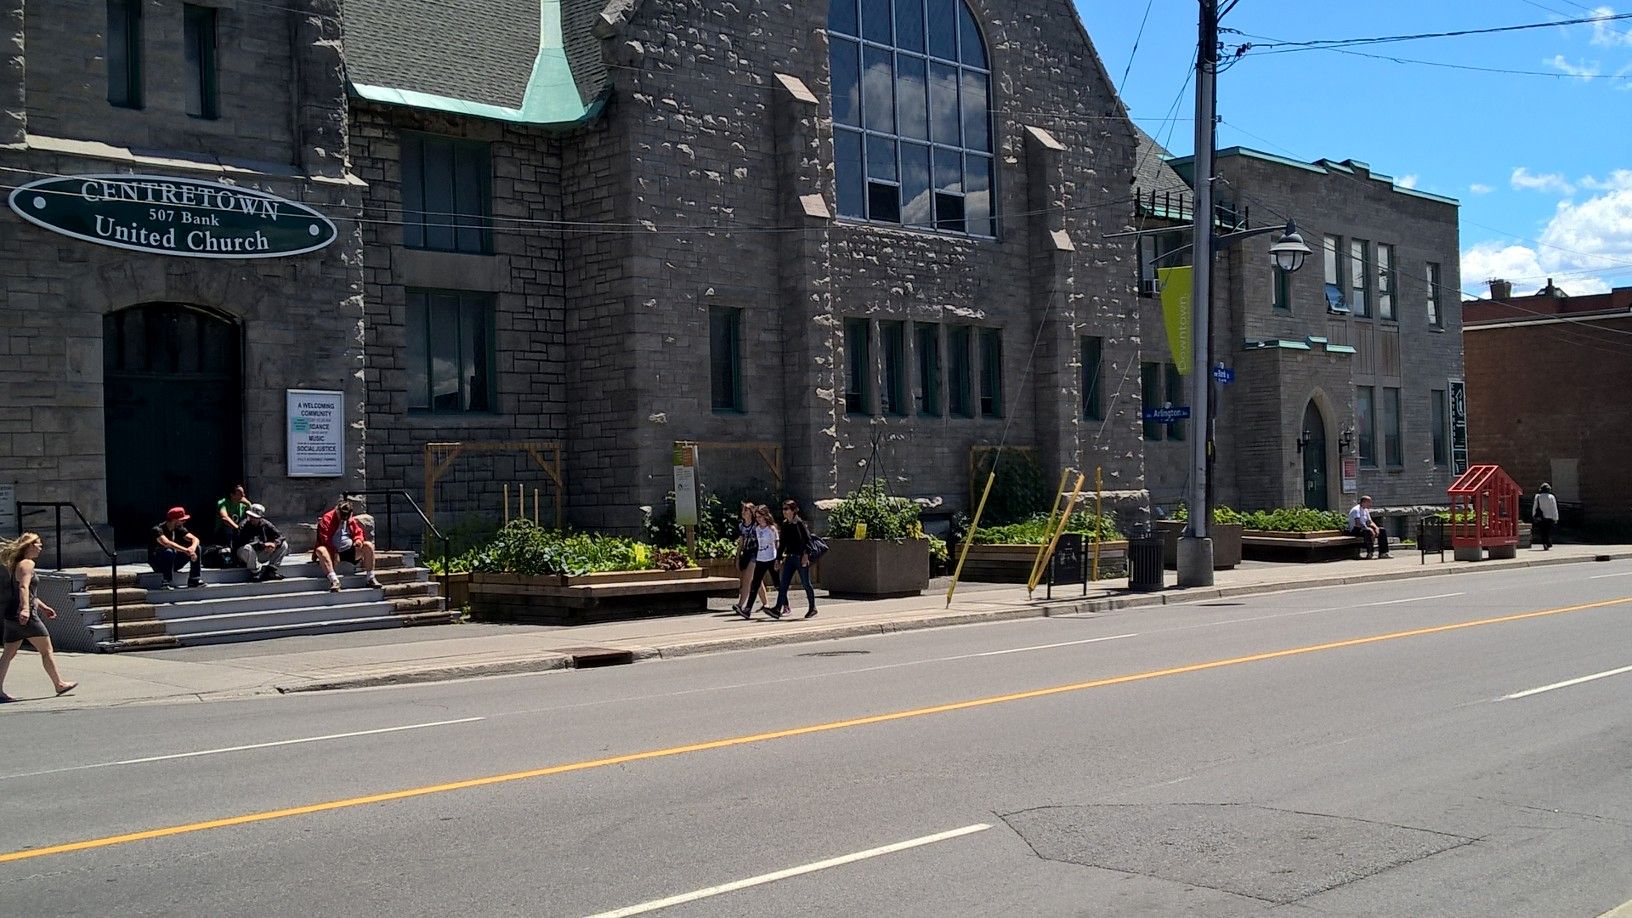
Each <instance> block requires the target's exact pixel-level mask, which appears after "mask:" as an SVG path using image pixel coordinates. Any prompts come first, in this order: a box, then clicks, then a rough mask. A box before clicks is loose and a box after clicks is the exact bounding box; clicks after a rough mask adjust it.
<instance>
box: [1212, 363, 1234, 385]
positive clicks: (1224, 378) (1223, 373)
mask: <svg viewBox="0 0 1632 918" xmlns="http://www.w3.org/2000/svg"><path fill="white" fill-rule="evenodd" d="M1213 378H1214V379H1216V380H1218V381H1219V382H1221V383H1223V384H1225V385H1229V384H1230V383H1232V382H1235V371H1234V370H1232V369H1230V368H1229V367H1227V366H1224V365H1223V364H1219V365H1218V366H1216V367H1213Z"/></svg>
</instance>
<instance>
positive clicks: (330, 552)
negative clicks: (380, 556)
mask: <svg viewBox="0 0 1632 918" xmlns="http://www.w3.org/2000/svg"><path fill="white" fill-rule="evenodd" d="M312 556H313V557H314V558H316V559H317V563H318V564H319V565H321V566H322V567H323V573H324V574H325V575H326V576H327V577H328V578H329V592H330V593H338V592H340V575H339V574H337V573H335V570H334V569H335V567H336V565H338V564H339V563H340V562H342V561H344V562H346V563H347V564H352V565H355V566H356V567H357V569H358V570H359V571H361V572H362V573H364V574H367V575H368V585H369V586H370V587H372V588H373V589H376V590H378V589H383V587H381V586H380V582H379V581H378V580H376V579H375V578H374V543H373V542H370V541H368V535H367V533H365V532H364V531H363V524H362V523H359V522H358V521H357V518H356V517H354V516H352V514H351V501H349V500H342V501H340V502H339V503H338V504H335V505H334V509H333V510H330V511H329V512H327V513H325V514H323V515H322V516H320V517H318V518H317V546H316V547H315V548H314V549H312Z"/></svg>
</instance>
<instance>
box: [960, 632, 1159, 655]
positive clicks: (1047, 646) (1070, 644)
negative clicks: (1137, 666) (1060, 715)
mask: <svg viewBox="0 0 1632 918" xmlns="http://www.w3.org/2000/svg"><path fill="white" fill-rule="evenodd" d="M1138 636H1139V634H1138V632H1134V633H1132V634H1113V635H1111V636H1109V637H1097V638H1087V639H1084V640H1081V641H1061V642H1059V643H1058V644H1037V645H1036V646H1033V647H1011V648H1009V649H1008V650H988V651H986V652H985V653H971V654H968V655H967V656H968V657H1000V656H1002V655H1004V654H1006V653H1025V652H1026V651H1028V650H1053V649H1054V648H1056V647H1075V646H1077V645H1078V644H1098V643H1100V642H1102V641H1120V640H1122V639H1123V638H1131V637H1138ZM941 659H942V660H962V659H965V657H942V658H941ZM935 662H940V661H935Z"/></svg>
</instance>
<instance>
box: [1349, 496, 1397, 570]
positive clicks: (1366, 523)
mask: <svg viewBox="0 0 1632 918" xmlns="http://www.w3.org/2000/svg"><path fill="white" fill-rule="evenodd" d="M1349 535H1352V536H1355V537H1357V538H1359V539H1360V541H1362V542H1364V543H1365V546H1366V555H1365V556H1366V557H1367V558H1370V557H1371V549H1372V546H1373V545H1375V546H1376V547H1377V557H1379V558H1386V557H1388V533H1386V532H1384V531H1383V529H1382V527H1381V526H1378V525H1377V523H1376V522H1375V521H1374V520H1372V518H1371V498H1370V497H1362V498H1360V502H1359V503H1357V504H1355V505H1354V506H1353V507H1351V508H1349Z"/></svg>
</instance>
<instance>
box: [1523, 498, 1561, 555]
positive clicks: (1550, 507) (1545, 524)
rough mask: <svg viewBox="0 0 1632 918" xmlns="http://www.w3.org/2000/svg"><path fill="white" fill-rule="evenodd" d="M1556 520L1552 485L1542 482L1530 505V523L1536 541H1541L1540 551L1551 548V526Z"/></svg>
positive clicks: (1555, 501) (1556, 509)
mask: <svg viewBox="0 0 1632 918" xmlns="http://www.w3.org/2000/svg"><path fill="white" fill-rule="evenodd" d="M1557 522H1558V498H1556V497H1554V496H1553V486H1552V485H1550V484H1548V483H1546V482H1542V483H1541V490H1540V491H1537V492H1536V499H1535V502H1534V503H1532V504H1531V505H1530V524H1531V528H1533V529H1534V530H1535V533H1534V535H1535V537H1536V541H1537V542H1540V543H1541V549H1542V551H1552V550H1553V526H1554V524H1556V523H1557Z"/></svg>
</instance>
